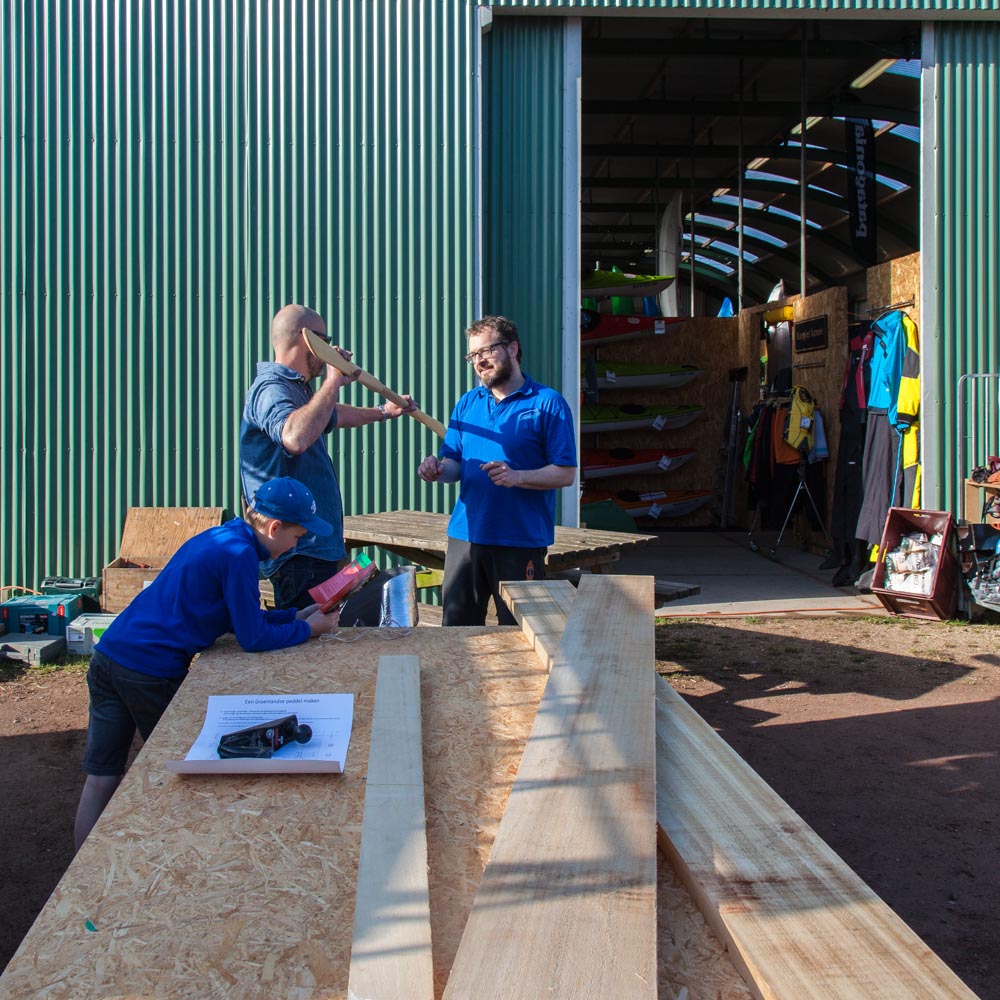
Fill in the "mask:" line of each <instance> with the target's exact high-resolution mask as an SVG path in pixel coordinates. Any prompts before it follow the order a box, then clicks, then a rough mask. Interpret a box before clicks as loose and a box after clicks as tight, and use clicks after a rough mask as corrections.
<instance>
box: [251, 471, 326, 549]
mask: <svg viewBox="0 0 1000 1000" xmlns="http://www.w3.org/2000/svg"><path fill="white" fill-rule="evenodd" d="M253 509H254V510H255V511H257V513H258V514H263V515H264V517H275V518H277V519H278V520H279V521H288V522H289V523H290V524H298V525H301V526H302V527H303V528H305V529H306V531H311V532H312V533H313V534H314V535H322V536H323V537H324V538H325V537H326V536H327V535H332V534H333V526H332V525H330V524H329V523H327V522H326V521H324V520H323V518H321V517H317V516H316V501H315V500H313V495H312V493H310V492H309V490H308V489H307V488H306V487H305V486H303V485H302V483H300V482H299V481H298V480H297V479H292V477H291V476H281V477H280V478H279V479H272V480H270V482H267V483H264V485H263V486H261V487H260V489H259V490H257V492H256V493H255V494H254V497H253Z"/></svg>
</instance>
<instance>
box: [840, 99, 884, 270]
mask: <svg viewBox="0 0 1000 1000" xmlns="http://www.w3.org/2000/svg"><path fill="white" fill-rule="evenodd" d="M844 128H845V130H846V131H845V140H846V141H845V147H846V149H847V204H848V208H849V209H850V213H851V245H852V246H853V247H854V252H855V253H856V254H857V257H858V263H859V264H865V265H866V266H868V267H871V266H872V265H873V264H874V263H875V262H876V260H877V257H878V253H877V243H876V240H875V129H874V128H872V123H871V122H870V121H869V120H868V119H867V118H847V119H845V123H844Z"/></svg>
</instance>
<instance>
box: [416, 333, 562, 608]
mask: <svg viewBox="0 0 1000 1000" xmlns="http://www.w3.org/2000/svg"><path fill="white" fill-rule="evenodd" d="M465 334H466V337H468V342H469V353H468V354H466V356H465V360H466V361H468V362H469V364H470V365H472V367H473V368H474V369H475V372H476V374H477V375H478V376H479V380H480V382H481V383H482V384H481V385H479V386H478V387H477V388H475V389H473V390H472V391H471V392H467V393H466V394H465V395H464V396H462V398H461V399H460V400H459V401H458V403H457V404H456V405H455V409H454V410H453V411H452V414H451V420H450V421H449V423H448V433H447V434H446V435H445V439H444V444H443V446H442V448H441V454H440V456H438V455H429V456H428V457H427V458H425V459H424V460H423V461H422V462H421V463H420V467H419V468H418V469H417V474H418V475H419V476H420V478H421V479H423V480H424V481H425V482H428V483H455V482H458V483H460V484H461V489H460V491H459V495H458V502H457V503H456V504H455V509H454V510H453V511H452V515H451V520H450V522H449V523H448V551H447V555H446V556H445V565H444V583H443V584H442V598H443V602H444V608H443V616H442V624H444V625H482V624H483V623H484V622H485V621H486V608H487V605H488V604H489V599H490V598H491V597H492V598H493V601H494V603H495V605H496V609H497V620H498V622H499V623H500V624H501V625H515V624H516V621H515V619H514V616H513V615H512V614H511V612H510V609H509V608H508V607H507V605H506V604H504V602H503V600H502V598H501V597H500V581H501V580H541V579H542V578H543V577H544V576H545V550H546V549H547V548H548V547H549V546H550V545H551V544H552V541H553V539H554V537H555V517H556V493H555V491H556V490H557V489H559V488H560V487H562V486H569V485H570V484H571V483H572V482H573V479H574V477H575V475H576V437H575V435H574V432H573V417H572V415H571V413H570V409H569V406H568V405H567V403H566V400H565V399H563V397H562V396H561V395H559V393H558V392H556V391H555V390H554V389H550V388H548V387H547V386H544V385H541V384H540V383H538V382H536V381H535V380H534V379H532V378H531V376H530V375H527V374H525V373H524V372H522V371H521V358H522V349H521V341H520V339H519V338H518V334H517V327H516V326H515V325H514V324H513V323H512V322H511V321H510V320H509V319H505V318H504V317H503V316H484V317H483V318H482V319H481V320H479V321H478V322H476V323H473V324H472V326H470V327H469V329H468V330H466V331H465Z"/></svg>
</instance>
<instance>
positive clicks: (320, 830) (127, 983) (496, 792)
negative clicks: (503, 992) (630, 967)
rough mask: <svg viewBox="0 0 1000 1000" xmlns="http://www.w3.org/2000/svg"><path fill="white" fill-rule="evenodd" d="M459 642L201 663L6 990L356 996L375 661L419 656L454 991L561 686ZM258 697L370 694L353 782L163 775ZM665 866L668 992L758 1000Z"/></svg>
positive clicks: (358, 705) (516, 648) (364, 642)
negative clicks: (544, 702) (529, 753)
mask: <svg viewBox="0 0 1000 1000" xmlns="http://www.w3.org/2000/svg"><path fill="white" fill-rule="evenodd" d="M363 631H364V630H357V631H355V630H344V632H343V634H344V635H345V636H350V637H353V636H355V635H358V634H359V633H361V632H363ZM392 634H394V635H401V634H402V633H396V632H393V633H392ZM443 634H444V633H442V632H441V631H440V630H439V629H435V628H430V629H417V630H416V631H415V632H413V633H411V634H409V635H408V636H405V637H402V638H400V639H399V640H398V641H395V642H389V641H385V640H379V639H377V638H375V637H374V636H373V635H368V636H367V637H364V638H360V639H358V640H357V641H356V642H350V643H339V642H319V641H315V640H314V641H312V642H310V643H307V644H306V645H303V646H297V647H294V648H292V649H288V650H281V651H277V652H273V653H258V654H248V653H244V652H243V651H242V650H240V649H239V647H237V646H236V645H235V642H234V641H233V640H232V639H225V640H222V641H220V642H219V643H217V644H216V646H215V647H213V649H212V650H210V651H209V652H207V653H205V654H202V656H201V657H199V659H198V660H197V661H196V663H195V667H194V668H193V669H192V673H191V675H190V677H189V678H188V679H187V681H186V682H185V683H184V685H183V686H182V687H181V689H180V691H179V692H178V694H177V696H176V698H175V699H174V702H173V703H172V704H171V706H170V708H169V709H168V710H167V712H166V714H165V715H164V718H163V720H162V722H161V725H160V727H158V729H157V731H156V732H155V733H154V734H153V736H152V738H151V739H150V741H149V743H148V744H147V745H146V746H145V747H144V748H143V750H142V751H141V753H140V754H139V756H138V758H137V759H136V762H135V764H134V765H133V767H132V770H131V771H130V772H129V774H128V775H127V776H126V778H125V781H124V782H123V784H122V786H121V788H120V789H119V792H118V794H116V796H115V797H114V799H113V800H112V802H111V804H110V805H109V806H108V809H107V810H106V811H105V813H104V815H103V816H102V818H101V820H100V821H99V822H98V824H97V826H96V827H95V829H94V831H93V833H92V834H91V836H90V838H89V839H88V840H87V842H86V843H85V844H84V846H83V847H82V849H81V850H80V852H79V854H78V855H77V857H76V859H75V860H74V861H73V863H72V864H71V866H70V868H69V869H68V870H67V872H66V875H65V876H64V878H63V880H62V881H61V882H60V883H59V885H58V886H57V888H56V890H55V892H54V893H53V895H52V897H51V898H50V900H49V902H48V904H47V905H46V907H45V909H44V910H43V911H42V913H41V914H40V916H39V918H38V920H37V921H36V923H35V925H34V926H33V927H32V929H31V931H30V932H29V933H28V935H27V936H26V937H25V939H24V941H23V942H22V944H21V946H20V948H19V949H18V951H17V953H16V954H15V956H14V958H13V959H12V960H11V962H10V964H9V965H8V966H7V969H6V972H5V973H4V974H3V976H2V977H0V995H3V996H8V995H10V996H39V995H45V996H47V997H53V998H56V997H74V998H75V997H80V996H88V997H96V996H140V995H146V996H156V997H158V998H169V997H189V996H219V997H234V998H242V997H274V996H286V997H294V998H310V1000H311V998H343V997H346V991H347V980H348V968H349V960H350V947H351V932H352V927H353V915H354V891H355V885H356V876H357V862H358V857H359V850H360V832H361V821H362V816H363V801H364V776H365V773H366V770H367V762H368V745H369V738H370V731H371V711H372V707H373V702H374V691H375V665H376V664H377V662H378V657H379V656H380V655H397V654H415V655H417V656H419V657H420V659H421V665H422V671H421V674H422V680H421V699H422V703H423V709H422V716H423V727H424V768H425V773H424V777H425V795H426V805H427V839H428V854H429V857H430V872H429V879H430V893H431V931H432V945H433V952H434V967H435V986H436V993H437V995H438V996H440V994H441V993H442V991H443V988H444V981H445V978H446V976H447V972H448V970H449V969H450V966H451V962H452V958H453V956H454V954H455V952H456V951H457V948H458V943H459V940H460V939H461V934H462V931H463V929H464V926H465V921H466V919H467V916H468V913H469V911H470V909H471V906H472V899H473V896H474V895H475V891H476V889H477V888H478V886H479V881H480V878H481V876H482V872H483V869H484V867H485V865H486V861H487V858H488V856H489V850H490V847H491V845H492V842H493V837H494V835H495V832H496V828H497V826H498V824H499V821H500V818H501V816H502V815H503V809H504V806H505V804H506V798H507V794H508V792H509V789H510V784H511V782H512V781H513V779H514V776H515V774H516V772H517V767H518V764H519V762H520V756H521V752H522V750H523V747H524V742H525V740H526V738H527V735H528V732H529V731H530V728H531V724H532V722H533V720H534V715H535V710H536V708H537V705H538V701H539V698H540V696H541V691H542V688H543V686H544V683H545V678H546V668H545V667H544V666H543V665H542V662H541V660H540V659H539V658H538V657H537V656H536V655H535V653H534V652H533V651H532V650H531V648H530V647H529V645H528V643H527V641H526V640H525V639H524V637H523V636H522V635H521V633H520V631H519V630H517V629H514V628H497V627H493V628H476V629H472V628H469V629H450V630H448V632H447V639H448V641H447V643H442V641H441V637H442V635H443ZM247 691H263V692H269V693H286V694H291V693H303V692H310V691H312V692H325V691H350V692H352V693H354V695H355V706H354V713H355V714H354V729H353V732H352V735H351V743H350V748H349V751H348V758H347V764H346V770H345V773H344V774H342V775H339V776H329V775H282V776H280V777H279V776H275V777H273V778H271V777H266V778H265V777H244V778H233V777H225V778H223V777H215V776H198V777H181V776H179V775H173V774H170V773H169V772H167V771H166V770H165V768H164V766H163V765H164V762H165V761H166V760H170V759H174V758H175V757H177V756H183V754H185V753H186V752H187V750H188V748H189V746H190V744H191V742H192V741H193V740H194V738H195V735H196V734H197V732H198V731H199V729H200V726H201V720H202V717H203V713H204V707H205V704H206V700H207V696H208V695H209V694H227V693H228V694H232V693H241V692H244V693H245V692H247ZM659 861H660V864H659V865H658V867H659V873H658V884H659V891H658V920H659V930H658V961H659V976H660V996H664V997H670V998H672V997H675V996H676V995H677V994H678V992H679V990H680V988H681V986H687V987H688V990H689V993H688V996H689V1000H719V998H722V1000H743V998H744V997H745V996H746V992H745V990H744V988H743V987H742V985H741V984H742V980H741V979H740V977H739V975H738V974H737V972H736V971H735V969H734V968H733V966H732V963H731V962H730V961H729V959H728V957H726V955H725V953H724V951H723V950H722V948H721V946H720V945H719V944H718V942H717V941H716V939H715V938H714V937H713V936H712V934H711V932H710V931H709V929H708V927H707V925H705V923H704V921H703V920H702V918H701V917H700V915H699V914H698V913H697V911H696V908H695V906H694V904H693V903H692V901H691V899H690V897H689V896H688V895H687V893H686V891H685V890H684V889H683V888H682V887H681V885H680V882H679V880H678V878H677V876H676V875H675V874H674V872H673V870H672V869H671V868H670V867H669V865H668V864H667V863H666V862H665V861H664V860H663V858H662V855H661V856H660V859H659ZM88 920H89V921H90V923H91V925H92V926H93V927H94V928H95V930H93V931H91V930H88V927H87V921H88Z"/></svg>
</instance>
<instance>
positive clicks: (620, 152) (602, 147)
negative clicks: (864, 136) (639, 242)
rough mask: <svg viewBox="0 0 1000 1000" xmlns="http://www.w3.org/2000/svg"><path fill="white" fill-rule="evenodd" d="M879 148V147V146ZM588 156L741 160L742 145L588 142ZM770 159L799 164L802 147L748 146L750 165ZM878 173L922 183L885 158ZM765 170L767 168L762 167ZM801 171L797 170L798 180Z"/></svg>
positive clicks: (811, 153)
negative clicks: (751, 161)
mask: <svg viewBox="0 0 1000 1000" xmlns="http://www.w3.org/2000/svg"><path fill="white" fill-rule="evenodd" d="M876 146H877V144H876ZM581 152H582V154H583V155H584V156H600V157H604V158H608V157H610V158H611V159H615V160H628V159H664V160H684V161H689V160H691V159H692V158H693V159H695V160H732V161H733V162H734V163H735V162H737V161H738V160H739V155H740V148H739V146H695V147H694V149H693V150H692V148H691V146H690V145H687V146H683V145H681V146H676V145H669V146H668V145H657V144H645V143H623V144H616V143H602V142H595V143H585V144H584V145H583V147H582V148H581ZM759 157H766V158H767V159H769V160H794V161H795V162H796V163H798V162H799V147H798V146H780V145H773V144H772V145H769V146H766V145H762V146H744V147H743V158H744V160H745V161H746V162H749V161H750V160H755V159H758V158H759ZM806 160H808V161H809V162H811V163H832V164H836V165H837V166H840V167H850V166H853V164H852V163H851V161H850V158H849V157H848V155H847V153H846V152H844V151H843V150H839V149H819V148H814V147H810V146H806ZM877 166H878V172H879V173H880V174H885V176H886V177H892V178H893V179H894V180H898V181H899V182H900V183H902V184H907V185H909V186H910V187H916V186H917V184H918V183H919V180H918V178H917V175H916V173H915V172H914V171H912V170H909V169H907V168H906V167H902V166H898V165H896V164H893V163H887V162H886V161H885V160H884V159H883V160H877ZM761 169H765V168H761ZM797 176H798V171H797V170H796V177H797Z"/></svg>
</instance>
